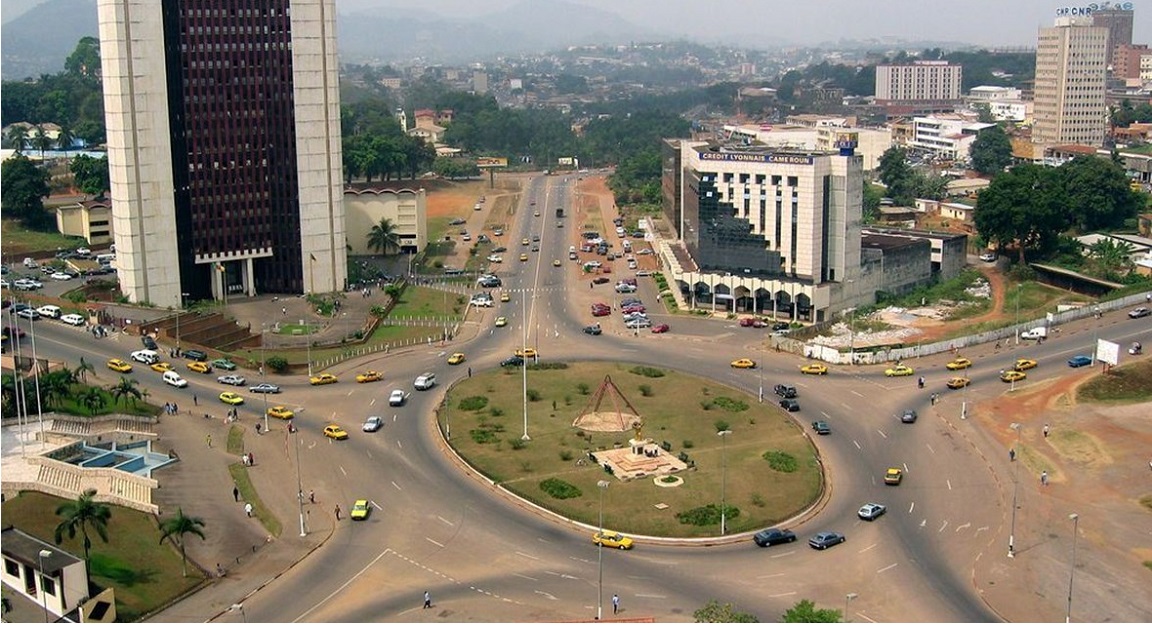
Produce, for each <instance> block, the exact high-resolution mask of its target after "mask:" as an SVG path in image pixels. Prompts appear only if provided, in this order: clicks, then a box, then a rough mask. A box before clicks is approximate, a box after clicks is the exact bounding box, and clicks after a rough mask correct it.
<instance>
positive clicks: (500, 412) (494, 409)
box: [488, 407, 504, 418]
mask: <svg viewBox="0 0 1152 640" xmlns="http://www.w3.org/2000/svg"><path fill="white" fill-rule="evenodd" d="M488 413H490V414H492V416H493V417H497V418H498V417H500V416H502V415H504V410H503V409H501V408H500V407H492V408H491V409H489V410H488Z"/></svg>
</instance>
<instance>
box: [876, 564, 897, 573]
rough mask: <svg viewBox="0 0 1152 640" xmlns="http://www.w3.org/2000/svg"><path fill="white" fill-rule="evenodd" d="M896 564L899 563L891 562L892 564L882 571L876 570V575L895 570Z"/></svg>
mask: <svg viewBox="0 0 1152 640" xmlns="http://www.w3.org/2000/svg"><path fill="white" fill-rule="evenodd" d="M897 564H899V563H898V562H893V563H892V564H890V565H888V566H887V567H884V568H883V569H877V570H876V573H884V572H885V571H887V570H889V569H894V568H896V565H897Z"/></svg>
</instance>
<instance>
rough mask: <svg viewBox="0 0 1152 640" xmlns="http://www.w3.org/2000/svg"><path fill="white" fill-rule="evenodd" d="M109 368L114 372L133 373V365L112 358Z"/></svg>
mask: <svg viewBox="0 0 1152 640" xmlns="http://www.w3.org/2000/svg"><path fill="white" fill-rule="evenodd" d="M108 368H109V369H111V370H113V371H117V372H120V373H128V372H130V371H132V365H130V364H128V363H127V362H124V361H123V360H121V359H119V358H112V359H111V360H109V361H108Z"/></svg>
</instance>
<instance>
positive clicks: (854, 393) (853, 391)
mask: <svg viewBox="0 0 1152 640" xmlns="http://www.w3.org/2000/svg"><path fill="white" fill-rule="evenodd" d="M849 391H851V392H852V395H854V396H856V397H858V398H863V397H864V394H862V393H860V392H859V391H855V390H852V389H849Z"/></svg>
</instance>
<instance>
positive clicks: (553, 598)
mask: <svg viewBox="0 0 1152 640" xmlns="http://www.w3.org/2000/svg"><path fill="white" fill-rule="evenodd" d="M532 593H535V594H536V595H538V596H544V597H545V598H547V599H548V600H556V599H557V598H556V596H554V595H552V594H551V593H548V592H547V591H540V590H536V591H533V592H532Z"/></svg>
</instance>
